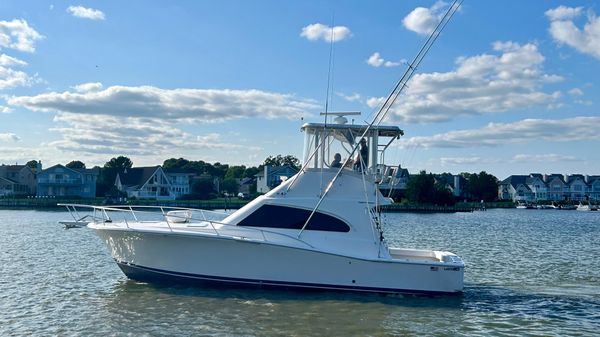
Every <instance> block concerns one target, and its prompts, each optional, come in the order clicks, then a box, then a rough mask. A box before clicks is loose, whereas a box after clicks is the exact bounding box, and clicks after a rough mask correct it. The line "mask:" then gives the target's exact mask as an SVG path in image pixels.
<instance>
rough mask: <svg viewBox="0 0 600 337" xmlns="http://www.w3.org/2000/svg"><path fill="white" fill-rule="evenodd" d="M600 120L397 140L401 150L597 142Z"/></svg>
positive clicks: (538, 122)
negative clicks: (532, 143)
mask: <svg viewBox="0 0 600 337" xmlns="http://www.w3.org/2000/svg"><path fill="white" fill-rule="evenodd" d="M598 130H600V117H573V118H566V119H554V120H552V119H524V120H521V121H517V122H513V123H489V124H488V125H486V126H485V127H483V128H481V129H471V130H457V131H450V132H447V133H442V134H436V135H433V136H425V137H412V138H408V139H406V140H404V141H400V145H401V146H403V147H408V148H412V147H417V146H420V147H425V148H470V147H480V146H486V147H495V146H501V145H504V144H516V143H529V142H534V141H546V142H570V141H582V140H592V141H600V133H599V132H598Z"/></svg>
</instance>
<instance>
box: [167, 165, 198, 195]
mask: <svg viewBox="0 0 600 337" xmlns="http://www.w3.org/2000/svg"><path fill="white" fill-rule="evenodd" d="M164 172H165V175H166V176H167V178H168V180H169V183H170V185H171V186H170V190H171V193H172V194H173V195H174V196H175V198H176V199H178V198H181V197H182V196H184V195H186V194H190V193H191V185H192V184H191V182H192V178H193V177H194V173H192V172H189V171H185V170H176V169H168V170H164Z"/></svg>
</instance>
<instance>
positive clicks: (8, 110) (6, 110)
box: [0, 105, 13, 114]
mask: <svg viewBox="0 0 600 337" xmlns="http://www.w3.org/2000/svg"><path fill="white" fill-rule="evenodd" d="M11 112H13V109H11V108H9V107H7V106H2V105H0V113H2V114H8V113H11Z"/></svg>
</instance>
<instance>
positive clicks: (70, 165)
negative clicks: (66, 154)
mask: <svg viewBox="0 0 600 337" xmlns="http://www.w3.org/2000/svg"><path fill="white" fill-rule="evenodd" d="M65 166H66V167H68V168H71V169H84V168H85V164H84V163H83V162H81V161H79V160H73V161H71V162H70V163H68V164H67V165H65Z"/></svg>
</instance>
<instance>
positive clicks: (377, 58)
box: [367, 52, 404, 67]
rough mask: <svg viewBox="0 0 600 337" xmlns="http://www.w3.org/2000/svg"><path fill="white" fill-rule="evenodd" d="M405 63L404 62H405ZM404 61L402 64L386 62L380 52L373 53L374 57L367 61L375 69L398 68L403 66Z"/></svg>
mask: <svg viewBox="0 0 600 337" xmlns="http://www.w3.org/2000/svg"><path fill="white" fill-rule="evenodd" d="M403 61H404V60H403ZM403 61H400V62H392V61H386V60H384V59H383V58H382V57H381V55H380V54H379V53H378V52H375V53H373V55H371V56H369V58H368V59H367V64H369V65H371V66H373V67H381V66H384V67H397V66H399V65H400V64H402V62H403Z"/></svg>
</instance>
